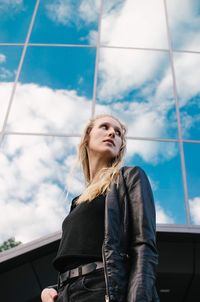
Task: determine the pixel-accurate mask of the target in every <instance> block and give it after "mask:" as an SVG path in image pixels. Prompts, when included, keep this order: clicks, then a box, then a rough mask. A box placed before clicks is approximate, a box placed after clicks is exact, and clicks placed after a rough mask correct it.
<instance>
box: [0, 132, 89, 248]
mask: <svg viewBox="0 0 200 302" xmlns="http://www.w3.org/2000/svg"><path fill="white" fill-rule="evenodd" d="M78 141H79V139H75V138H73V139H72V138H53V137H37V136H8V137H5V140H4V141H3V145H2V147H1V150H0V166H1V169H0V179H1V186H0V195H1V202H0V213H3V215H1V219H0V242H3V241H4V240H7V239H8V238H10V237H15V239H16V240H17V241H18V240H19V241H21V242H23V243H25V242H29V241H32V240H34V239H37V238H39V237H41V236H44V235H47V234H49V233H52V232H55V231H58V230H61V223H62V220H63V218H64V217H65V216H66V214H67V213H68V211H69V206H70V204H71V199H72V197H74V196H75V195H77V194H79V193H80V192H79V190H81V188H82V187H83V182H82V181H81V180H80V177H79V176H77V172H75V171H76V170H73V168H74V165H75V163H76V155H75V154H76V149H75V148H76V145H77V143H78ZM69 178H70V179H73V181H70V182H69Z"/></svg>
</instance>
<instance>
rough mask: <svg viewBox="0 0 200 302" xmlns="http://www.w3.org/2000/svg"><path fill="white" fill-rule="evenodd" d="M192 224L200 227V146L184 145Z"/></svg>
mask: <svg viewBox="0 0 200 302" xmlns="http://www.w3.org/2000/svg"><path fill="white" fill-rule="evenodd" d="M184 151H185V162H186V172H187V183H188V195H189V205H190V214H191V218H192V222H193V223H194V224H198V225H200V161H199V154H200V144H187V143H185V144H184Z"/></svg>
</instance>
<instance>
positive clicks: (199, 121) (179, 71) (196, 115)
mask: <svg viewBox="0 0 200 302" xmlns="http://www.w3.org/2000/svg"><path fill="white" fill-rule="evenodd" d="M174 60H175V71H176V82H177V87H178V96H179V103H180V109H181V124H182V129H183V137H184V138H189V139H194V140H199V139H200V54H189V53H184V54H180V53H176V54H175V56H174Z"/></svg>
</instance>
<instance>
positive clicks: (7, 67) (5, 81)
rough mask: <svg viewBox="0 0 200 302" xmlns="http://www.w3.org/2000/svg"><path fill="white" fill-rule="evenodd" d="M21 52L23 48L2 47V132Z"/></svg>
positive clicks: (0, 78)
mask: <svg viewBox="0 0 200 302" xmlns="http://www.w3.org/2000/svg"><path fill="white" fill-rule="evenodd" d="M21 51H22V48H21V47H15V46H12V47H9V46H5V47H3V46H1V47H0V131H1V129H2V126H3V122H4V118H5V115H6V110H7V108H8V103H9V99H10V96H11V91H12V88H13V84H14V80H15V76H16V72H17V68H18V64H19V60H20V56H21Z"/></svg>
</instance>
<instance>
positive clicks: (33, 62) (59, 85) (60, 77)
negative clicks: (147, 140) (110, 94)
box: [7, 47, 95, 134]
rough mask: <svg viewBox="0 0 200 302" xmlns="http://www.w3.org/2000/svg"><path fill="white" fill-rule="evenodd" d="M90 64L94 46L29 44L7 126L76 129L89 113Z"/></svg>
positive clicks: (30, 129)
mask: <svg viewBox="0 0 200 302" xmlns="http://www.w3.org/2000/svg"><path fill="white" fill-rule="evenodd" d="M94 67H95V49H90V48H89V49H86V48H65V47H29V48H28V51H27V53H26V57H25V61H24V64H23V68H22V72H21V75H20V83H18V86H17V89H16V94H15V97H14V102H13V106H12V108H11V114H10V116H9V125H8V127H7V129H10V130H15V131H42V132H49V131H54V132H55V131H58V132H64V133H69V134H71V133H77V132H78V131H80V129H81V127H82V126H83V123H84V122H85V121H86V120H87V119H88V118H89V117H90V115H91V99H92V94H93V77H94ZM81 108H84V110H83V111H82V112H81V114H80V115H79V117H78V118H77V112H80V109H81Z"/></svg>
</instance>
